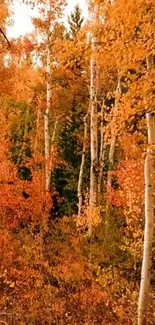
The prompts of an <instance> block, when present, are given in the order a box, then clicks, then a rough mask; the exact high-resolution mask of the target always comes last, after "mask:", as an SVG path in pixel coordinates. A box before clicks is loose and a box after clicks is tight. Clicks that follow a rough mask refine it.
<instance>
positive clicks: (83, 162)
mask: <svg viewBox="0 0 155 325" xmlns="http://www.w3.org/2000/svg"><path fill="white" fill-rule="evenodd" d="M87 133H88V114H87V115H86V116H85V117H84V135H83V151H82V159H81V166H80V172H79V181H78V201H79V202H78V215H79V216H80V214H81V210H82V183H83V174H84V167H85V157H86V148H87Z"/></svg>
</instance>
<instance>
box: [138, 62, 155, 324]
mask: <svg viewBox="0 0 155 325" xmlns="http://www.w3.org/2000/svg"><path fill="white" fill-rule="evenodd" d="M153 67H154V63H153V57H152V56H150V57H149V58H148V59H147V68H148V70H149V69H150V68H153ZM146 119H147V129H148V148H147V152H146V158H145V167H144V179H145V229H144V247H143V262H142V272H141V283H140V293H139V303H138V325H146V324H147V306H148V299H149V285H150V272H151V258H152V238H153V223H154V202H153V190H154V184H153V164H154V148H153V146H154V145H155V116H154V113H151V112H150V113H147V114H146Z"/></svg>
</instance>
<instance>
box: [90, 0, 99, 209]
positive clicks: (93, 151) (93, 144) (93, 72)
mask: <svg viewBox="0 0 155 325" xmlns="http://www.w3.org/2000/svg"><path fill="white" fill-rule="evenodd" d="M97 12H98V6H97V5H95V8H94V15H93V16H94V23H95V21H96V16H97ZM91 49H92V55H91V60H90V156H91V166H90V207H93V206H96V204H97V170H98V121H97V120H98V119H97V101H96V96H97V84H98V82H97V65H96V36H95V35H92V37H91Z"/></svg>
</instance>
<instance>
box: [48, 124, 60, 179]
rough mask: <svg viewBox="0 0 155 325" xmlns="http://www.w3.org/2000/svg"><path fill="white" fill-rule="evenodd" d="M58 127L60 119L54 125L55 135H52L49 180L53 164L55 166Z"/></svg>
mask: <svg viewBox="0 0 155 325" xmlns="http://www.w3.org/2000/svg"><path fill="white" fill-rule="evenodd" d="M57 126H58V119H56V121H55V123H54V128H53V134H52V139H51V144H50V162H49V174H50V176H49V180H50V178H51V171H52V164H53V155H54V147H55V137H56V131H57Z"/></svg>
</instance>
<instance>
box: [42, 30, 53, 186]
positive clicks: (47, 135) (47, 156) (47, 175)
mask: <svg viewBox="0 0 155 325" xmlns="http://www.w3.org/2000/svg"><path fill="white" fill-rule="evenodd" d="M46 72H47V81H46V110H45V115H44V132H45V187H46V191H48V190H49V188H50V176H51V173H50V168H49V159H50V133H49V113H50V106H51V99H52V87H51V82H50V79H51V59H50V34H49V33H48V41H47V71H46Z"/></svg>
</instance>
